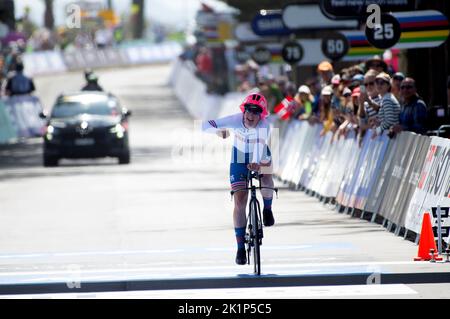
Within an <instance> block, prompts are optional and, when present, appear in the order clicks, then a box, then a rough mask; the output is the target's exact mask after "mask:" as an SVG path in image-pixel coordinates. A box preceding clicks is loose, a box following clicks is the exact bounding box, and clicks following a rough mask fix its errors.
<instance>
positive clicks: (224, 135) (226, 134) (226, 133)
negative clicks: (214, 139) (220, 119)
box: [217, 130, 230, 139]
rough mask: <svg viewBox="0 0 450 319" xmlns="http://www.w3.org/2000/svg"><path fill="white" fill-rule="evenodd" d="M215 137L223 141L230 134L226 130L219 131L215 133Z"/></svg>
mask: <svg viewBox="0 0 450 319" xmlns="http://www.w3.org/2000/svg"><path fill="white" fill-rule="evenodd" d="M217 135H218V136H219V137H221V138H223V139H227V138H228V137H230V132H229V131H228V130H220V131H217Z"/></svg>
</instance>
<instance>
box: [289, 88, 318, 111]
mask: <svg viewBox="0 0 450 319" xmlns="http://www.w3.org/2000/svg"><path fill="white" fill-rule="evenodd" d="M295 101H296V102H297V104H298V105H299V106H300V107H299V109H298V110H297V112H296V113H295V114H294V118H296V119H299V120H307V119H309V118H310V117H311V115H312V114H313V105H312V102H313V101H314V97H313V96H312V95H311V90H310V89H309V87H307V86H306V85H302V86H300V87H299V88H298V92H297V95H296V96H295Z"/></svg>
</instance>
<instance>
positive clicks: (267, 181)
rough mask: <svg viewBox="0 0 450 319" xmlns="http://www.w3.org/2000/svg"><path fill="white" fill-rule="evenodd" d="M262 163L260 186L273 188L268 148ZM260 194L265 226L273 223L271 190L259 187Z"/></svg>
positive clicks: (270, 158)
mask: <svg viewBox="0 0 450 319" xmlns="http://www.w3.org/2000/svg"><path fill="white" fill-rule="evenodd" d="M261 164H262V165H263V167H262V169H261V173H262V174H261V186H262V187H269V188H274V187H275V186H274V182H273V175H272V172H273V166H272V156H271V153H270V149H269V148H268V147H267V148H266V153H265V156H264V158H263V160H262V161H261ZM261 195H262V197H263V200H264V209H263V220H264V225H265V226H272V225H273V224H274V223H275V220H274V218H273V213H272V200H273V191H272V190H269V189H261Z"/></svg>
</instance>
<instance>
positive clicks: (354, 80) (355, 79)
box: [351, 74, 364, 88]
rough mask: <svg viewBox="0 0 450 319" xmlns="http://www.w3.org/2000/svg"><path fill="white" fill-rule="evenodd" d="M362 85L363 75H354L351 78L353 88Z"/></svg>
mask: <svg viewBox="0 0 450 319" xmlns="http://www.w3.org/2000/svg"><path fill="white" fill-rule="evenodd" d="M363 83H364V75H362V74H355V75H354V76H353V77H352V85H351V86H352V87H353V88H355V87H357V86H360V85H362V84H363Z"/></svg>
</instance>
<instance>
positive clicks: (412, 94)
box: [391, 78, 427, 134]
mask: <svg viewBox="0 0 450 319" xmlns="http://www.w3.org/2000/svg"><path fill="white" fill-rule="evenodd" d="M400 89H401V94H402V101H403V102H402V110H401V112H400V123H399V124H398V125H395V126H394V127H393V128H392V130H391V131H392V132H393V133H398V132H400V131H410V132H414V133H416V134H426V132H427V127H426V122H427V105H426V104H425V102H424V101H423V100H422V98H420V96H419V95H418V94H417V88H416V81H415V80H414V79H413V78H405V79H404V80H403V81H402V84H401V85H400Z"/></svg>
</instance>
